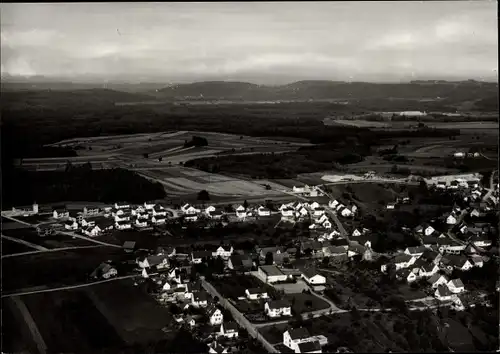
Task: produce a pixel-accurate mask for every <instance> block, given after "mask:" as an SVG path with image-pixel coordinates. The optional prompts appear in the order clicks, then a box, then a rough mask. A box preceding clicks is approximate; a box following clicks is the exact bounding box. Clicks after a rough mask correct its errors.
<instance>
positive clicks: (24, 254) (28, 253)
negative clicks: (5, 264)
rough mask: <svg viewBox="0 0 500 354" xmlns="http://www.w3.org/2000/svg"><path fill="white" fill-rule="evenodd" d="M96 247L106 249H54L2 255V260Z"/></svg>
mask: <svg viewBox="0 0 500 354" xmlns="http://www.w3.org/2000/svg"><path fill="white" fill-rule="evenodd" d="M96 247H104V246H103V245H95V246H75V247H62V248H52V249H45V250H43V251H42V250H40V251H29V252H21V253H13V254H6V255H2V258H1V259H4V258H12V257H20V256H29V255H32V254H38V253H46V252H62V251H71V250H79V249H85V248H96Z"/></svg>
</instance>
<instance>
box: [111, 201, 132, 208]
mask: <svg viewBox="0 0 500 354" xmlns="http://www.w3.org/2000/svg"><path fill="white" fill-rule="evenodd" d="M114 206H115V209H129V208H130V204H129V203H126V202H116V203H115V205H114Z"/></svg>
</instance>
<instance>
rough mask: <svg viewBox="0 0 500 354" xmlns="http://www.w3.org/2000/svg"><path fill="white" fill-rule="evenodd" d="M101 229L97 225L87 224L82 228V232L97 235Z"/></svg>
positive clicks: (92, 235)
mask: <svg viewBox="0 0 500 354" xmlns="http://www.w3.org/2000/svg"><path fill="white" fill-rule="evenodd" d="M101 231H102V230H101V229H100V228H99V226H87V227H84V228H83V229H82V232H83V234H84V235H87V236H89V237H95V236H98V235H99V234H100V233H101Z"/></svg>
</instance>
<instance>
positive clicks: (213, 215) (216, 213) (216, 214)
mask: <svg viewBox="0 0 500 354" xmlns="http://www.w3.org/2000/svg"><path fill="white" fill-rule="evenodd" d="M208 216H209V217H210V218H211V219H214V220H220V219H222V217H223V216H224V212H223V211H222V210H220V209H217V210H214V211H212V212H211V213H210V214H208Z"/></svg>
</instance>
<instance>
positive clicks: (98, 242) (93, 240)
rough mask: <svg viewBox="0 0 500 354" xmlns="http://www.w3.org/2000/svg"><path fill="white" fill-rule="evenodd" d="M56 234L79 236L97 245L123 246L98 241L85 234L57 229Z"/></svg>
mask: <svg viewBox="0 0 500 354" xmlns="http://www.w3.org/2000/svg"><path fill="white" fill-rule="evenodd" d="M57 233H58V234H62V235H67V236H71V237H76V238H80V239H82V240H85V241H89V242H93V243H97V244H99V245H103V246H109V247H115V248H123V247H122V246H120V245H115V244H112V243H107V242H102V241H98V240H95V239H93V238H91V237H87V236H83V235H78V234H76V233H74V232H67V231H58V232H57Z"/></svg>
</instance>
